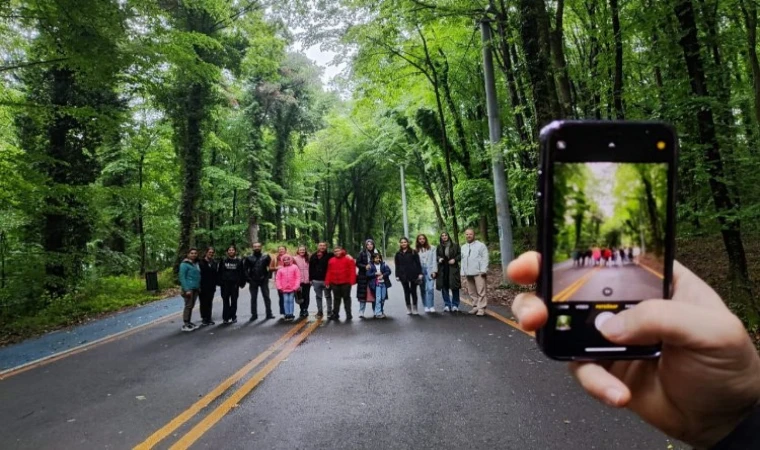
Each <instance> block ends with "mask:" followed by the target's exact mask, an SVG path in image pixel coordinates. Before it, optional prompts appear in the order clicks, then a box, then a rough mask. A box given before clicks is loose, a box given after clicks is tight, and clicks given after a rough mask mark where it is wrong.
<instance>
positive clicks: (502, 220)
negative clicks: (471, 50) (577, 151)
mask: <svg viewBox="0 0 760 450" xmlns="http://www.w3.org/2000/svg"><path fill="white" fill-rule="evenodd" d="M493 11H494V7H493V4H491V5H490V6H489V7H488V8H487V9H486V14H488V13H490V12H493ZM480 32H481V35H482V38H483V72H484V74H485V83H486V105H487V107H488V134H489V137H490V138H491V165H492V168H493V169H492V171H493V191H494V198H495V199H496V218H497V222H498V224H499V250H500V253H501V277H502V281H503V282H504V283H507V282H508V281H509V279H508V278H507V266H508V265H509V263H510V262H511V261H512V259H514V256H515V255H514V248H513V245H512V222H511V220H510V217H509V196H508V193H507V174H506V171H505V170H504V155H503V154H502V152H501V148H499V142H500V141H501V120H500V119H499V103H498V101H497V99H496V81H495V79H494V70H493V54H492V50H491V48H492V38H491V25H490V24H489V19H488V17H487V16H486V17H484V18H483V20H481V21H480Z"/></svg>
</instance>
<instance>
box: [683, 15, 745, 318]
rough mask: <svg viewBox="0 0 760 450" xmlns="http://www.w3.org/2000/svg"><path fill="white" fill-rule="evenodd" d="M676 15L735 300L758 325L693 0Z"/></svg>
mask: <svg viewBox="0 0 760 450" xmlns="http://www.w3.org/2000/svg"><path fill="white" fill-rule="evenodd" d="M674 11H675V15H676V17H677V19H678V23H679V25H680V29H681V39H680V40H679V44H680V46H681V48H682V49H683V53H684V60H685V62H686V67H687V70H688V73H689V80H690V82H691V90H692V93H693V95H694V96H695V97H696V99H698V100H699V101H700V103H702V104H701V105H700V107H699V109H698V110H697V113H696V115H697V126H698V131H699V140H700V143H701V144H704V145H705V147H706V151H705V153H704V159H705V164H706V166H707V172H708V174H709V176H710V177H709V184H710V190H711V192H712V197H713V203H714V204H715V209H716V211H717V213H718V222H719V223H720V225H721V234H722V235H723V243H724V245H725V247H726V253H727V254H728V268H729V278H730V280H731V291H732V297H733V299H734V300H735V301H738V302H740V303H741V304H743V305H744V306H745V307H746V308H747V313H748V317H749V319H750V321H751V322H752V323H754V324H756V323H758V318H759V317H760V307H758V303H757V300H756V299H755V298H754V296H753V294H752V285H751V282H750V279H749V272H748V269H747V257H746V254H745V251H744V244H743V242H742V237H741V227H740V225H741V224H740V221H739V219H738V216H737V212H738V211H737V210H736V205H735V204H734V202H733V201H732V199H731V195H730V191H729V188H728V186H727V185H726V184H725V182H724V181H723V180H724V179H725V175H726V174H725V171H724V169H723V161H722V159H721V155H720V144H719V141H718V137H717V134H716V131H715V119H714V116H713V111H712V107H711V102H706V101H705V100H704V99H708V98H709V92H708V89H707V80H706V77H705V71H704V64H703V63H702V57H701V55H700V44H699V38H698V32H697V23H696V19H695V14H694V5H693V4H692V2H691V0H677V2H676V4H675V7H674Z"/></svg>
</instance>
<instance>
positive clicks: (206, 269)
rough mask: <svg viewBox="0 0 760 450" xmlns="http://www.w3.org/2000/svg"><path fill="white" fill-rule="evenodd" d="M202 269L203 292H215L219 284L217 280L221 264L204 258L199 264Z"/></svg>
mask: <svg viewBox="0 0 760 450" xmlns="http://www.w3.org/2000/svg"><path fill="white" fill-rule="evenodd" d="M198 265H199V266H200V268H201V292H214V291H216V286H217V285H218V284H219V282H218V280H217V278H218V274H217V272H219V263H218V262H217V261H216V260H214V259H212V260H211V261H210V262H209V261H206V258H203V259H201V260H200V262H198Z"/></svg>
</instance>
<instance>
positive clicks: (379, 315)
mask: <svg viewBox="0 0 760 450" xmlns="http://www.w3.org/2000/svg"><path fill="white" fill-rule="evenodd" d="M375 319H385V314H382V313H380V314H378V315H376V316H375Z"/></svg>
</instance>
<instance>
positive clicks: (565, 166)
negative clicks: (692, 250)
mask: <svg viewBox="0 0 760 450" xmlns="http://www.w3.org/2000/svg"><path fill="white" fill-rule="evenodd" d="M676 155H677V140H676V136H675V132H674V131H673V130H672V129H671V128H670V127H668V126H666V125H663V124H659V123H646V122H597V121H569V122H554V123H552V124H550V125H549V126H547V127H546V128H544V130H543V131H542V133H541V164H540V171H539V189H538V195H539V201H538V202H537V203H538V209H539V212H538V216H539V237H538V242H539V248H540V252H541V254H542V265H541V277H540V279H539V280H538V289H539V294H540V296H541V297H542V298H543V299H544V301H545V302H546V305H547V308H548V311H549V320H548V322H547V323H546V325H545V326H544V327H543V328H541V330H540V331H539V333H538V335H537V339H538V341H539V344H540V346H541V348H542V349H543V351H544V352H545V353H546V354H547V355H548V356H550V357H552V358H555V359H563V360H595V359H631V358H651V357H656V356H658V355H659V351H660V350H659V346H657V345H647V346H631V345H625V346H623V345H617V344H613V343H611V342H609V341H608V340H607V339H605V338H604V336H602V334H601V333H600V331H599V329H600V328H601V326H602V325H603V324H604V323H605V321H607V320H610V319H611V318H612V317H614V316H615V315H616V314H618V313H620V312H622V311H624V310H627V309H630V308H633V307H635V305H636V304H638V303H639V302H641V301H643V300H647V299H652V298H670V291H671V284H672V283H671V280H672V271H673V254H674V243H673V242H674V220H675V214H674V209H675V207H674V197H675V195H674V193H675V176H676Z"/></svg>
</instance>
